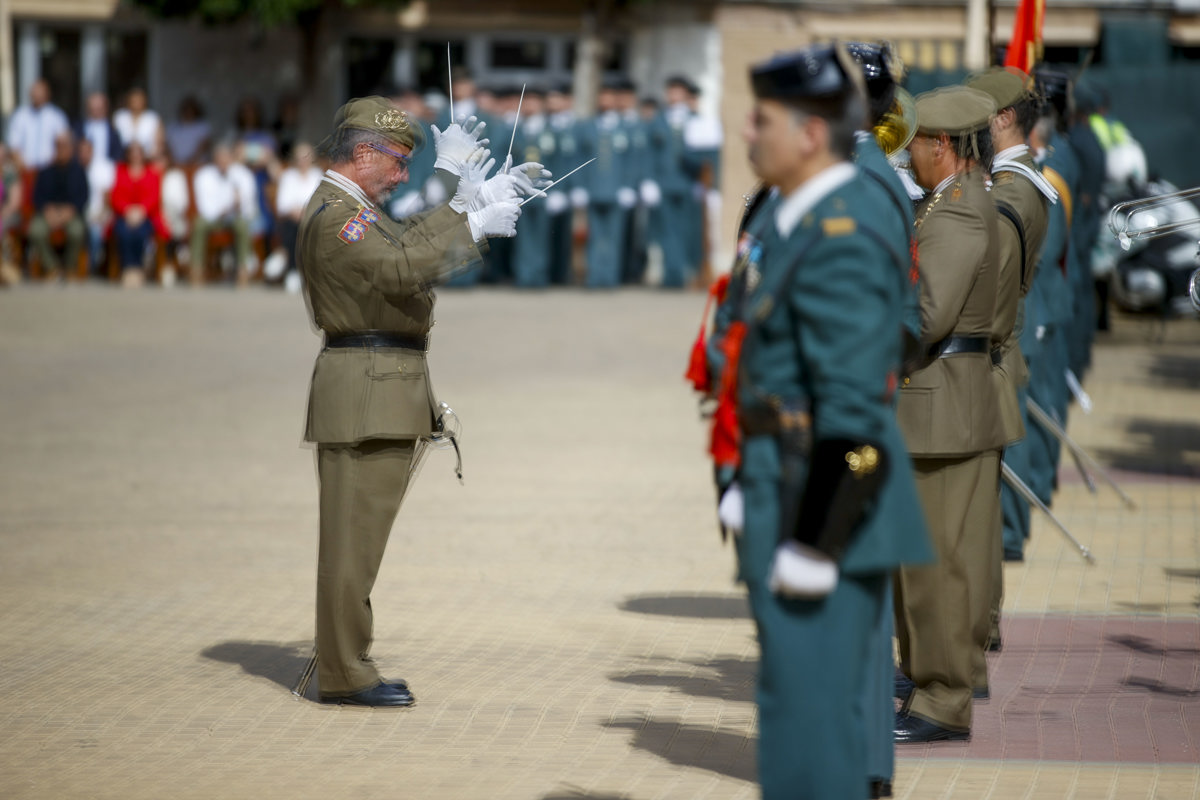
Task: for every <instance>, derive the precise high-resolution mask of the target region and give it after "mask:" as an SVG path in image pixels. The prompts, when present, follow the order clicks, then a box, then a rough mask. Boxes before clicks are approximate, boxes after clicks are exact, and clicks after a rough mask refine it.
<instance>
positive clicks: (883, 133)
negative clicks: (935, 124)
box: [871, 86, 917, 156]
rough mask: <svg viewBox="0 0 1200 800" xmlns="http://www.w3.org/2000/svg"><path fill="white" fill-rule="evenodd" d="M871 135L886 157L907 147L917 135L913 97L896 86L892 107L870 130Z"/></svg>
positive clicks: (915, 108)
mask: <svg viewBox="0 0 1200 800" xmlns="http://www.w3.org/2000/svg"><path fill="white" fill-rule="evenodd" d="M871 133H872V134H873V135H874V136H875V142H876V143H877V144H878V145H879V149H880V150H882V151H883V154H884V155H886V156H891V155H893V154H895V153H898V152H900V151H901V150H903V149H904V148H906V147H908V143H909V142H911V141H912V138H913V136H914V135H916V133H917V104H916V102H915V101H914V100H913V96H912V95H911V94H909V93H908V92H906V91H905V90H904V89H901V88H900V87H899V86H897V87H896V98H895V99H894V100H892V107H891V108H889V109H888V110H887V112H886V113H885V114H884V115H883V119H881V120H880V121H879V124H878V125H876V126H875V127H874V128H872V129H871Z"/></svg>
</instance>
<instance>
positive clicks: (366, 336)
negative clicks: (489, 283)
mask: <svg viewBox="0 0 1200 800" xmlns="http://www.w3.org/2000/svg"><path fill="white" fill-rule="evenodd" d="M418 130H419V129H418V127H417V125H416V124H415V122H414V121H412V120H410V119H409V118H408V116H407V115H406V114H405V113H404V112H402V111H399V110H397V109H395V108H394V107H393V106H392V105H391V104H390V103H389V102H388V101H387V100H385V99H384V98H381V97H368V98H360V99H356V100H351V101H350V102H349V103H347V104H346V105H345V106H343V107H342V108H341V109H340V110H339V111H338V113H337V116H336V117H335V130H334V133H333V135H332V136H331V137H330V138H329V139H328V140H327V141H326V143H325V144H324V145H323V147H324V149H325V151H326V152H327V154H328V157H329V159H330V161H331V162H332V166H331V167H330V169H329V170H328V171H327V172H326V173H325V177H324V178H323V180H322V182H321V184H320V186H319V187H318V189H317V190H316V192H314V194H313V196H312V198H311V199H310V200H309V203H308V206H307V208H306V209H305V211H304V217H303V219H302V221H301V224H300V230H299V234H298V238H297V242H298V246H297V253H298V260H299V262H300V268H301V273H302V275H303V277H304V291H305V298H306V300H307V302H308V308H309V313H310V315H311V317H312V321H313V323H314V324H315V325H316V326H317V327H318V328H320V329H321V330H322V331H323V332H324V334H325V347H324V349H322V350H321V352H320V354H319V355H318V356H317V361H316V365H315V367H314V368H313V376H312V388H311V393H310V396H309V406H308V425H307V430H306V433H305V439H306V440H307V441H310V442H315V443H317V470H318V476H319V481H320V517H321V519H320V527H321V533H320V549H319V554H318V561H317V679H318V681H319V683H320V694H321V699H322V701H324V702H339V703H346V704H354V705H367V706H406V705H411V704H412V703H413V696H412V694H411V693H410V692H409V691H408V687H407V686H406V685H405V684H404V683H403V682H392V683H389V682H385V681H384V680H383V678H382V677H381V676H380V674H379V672H378V670H377V669H376V667H375V664H374V662H373V661H372V660H371V659H370V657H369V656H368V651H369V649H370V645H371V633H372V617H371V600H370V594H371V587H372V586H373V584H374V582H375V576H376V574H377V572H378V570H379V564H380V561H381V559H382V558H383V551H384V547H385V545H386V544H387V540H388V535H389V533H390V531H391V527H392V523H393V521H394V519H395V517H396V513H397V511H398V510H399V507H400V501H401V499H402V498H403V496H404V492H405V489H406V488H407V485H408V480H409V473H410V468H411V466H412V463H413V456H414V452H415V450H416V447H417V443H418V441H419V439H420V438H421V437H425V436H429V435H430V434H431V432H432V430H433V429H434V427H435V425H436V424H437V419H436V412H435V410H434V409H435V404H434V398H433V390H432V388H431V386H430V383H429V376H428V372H427V370H426V362H425V353H426V349H427V346H428V335H429V329H430V327H431V325H432V311H433V303H434V295H433V291H432V289H433V287H434V285H435V284H437V283H439V282H440V281H442V280H444V279H445V278H446V277H447V276H448V275H449V274H451V273H453V272H455V271H460V270H464V269H467V268H469V267H471V266H472V265H473V264H475V263H476V262H477V261H478V260H479V257H480V251H481V249H482V248H483V247H484V244H483V243H484V240H485V238H486V237H487V236H512V235H513V234H514V233H515V230H516V221H517V218H518V216H519V215H520V211H519V206H518V198H519V197H520V195H521V194H526V193H529V192H531V191H532V183H531V181H530V180H529V179H528V177H527V176H526V177H524V179H522V175H516V176H514V175H512V174H509V173H501V174H498V175H497V176H495V177H493V178H491V179H488V180H485V177H486V170H485V169H484V168H483V164H484V159H485V158H486V155H487V150H486V149H485V148H484V147H483V146H482V144H486V141H487V140H483V141H482V143H480V142H479V141H477V140H478V135H479V132H480V131H481V126H480V127H474V128H472V125H471V122H470V121H468V122H467V123H464V124H463V125H458V124H452V125H450V126H448V127H447V129H446V130H445V131H444V132H443V131H439V130H438V129H436V128H435V129H434V138H435V141H436V142H437V167H438V169H440V170H443V171H444V172H447V173H450V174H451V175H452V176H454V177H455V179H456V180H457V187H458V191H457V194H456V195H455V196H454V199H453V200H451V201H450V203H449V204H448V205H442V206H439V207H436V208H434V209H431V210H429V211H426V212H422V213H420V214H417V215H414V216H412V217H409V218H407V219H405V220H404V221H403V222H394V221H392V220H391V219H390V218H389V217H388V216H387V215H386V214H385V213H384V212H383V210H382V209H381V208H380V207H379V205H378V204H379V202H380V201H381V200H382V199H384V198H387V197H388V196H389V195H390V194H391V192H392V191H393V190H394V189H395V187H396V186H397V185H398V184H399V183H402V182H403V181H404V180H405V179H406V177H407V161H408V157H409V154H410V153H411V152H412V150H413V148H414V147H416V146H418V144H419V142H418V140H417V136H418V135H419V134H418V133H417V131H418ZM522 166H523V167H524V166H528V165H522Z"/></svg>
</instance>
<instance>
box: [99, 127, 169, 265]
mask: <svg viewBox="0 0 1200 800" xmlns="http://www.w3.org/2000/svg"><path fill="white" fill-rule="evenodd" d="M110 202H111V204H112V209H113V217H114V221H113V235H114V236H116V240H117V252H118V254H119V255H120V258H121V270H122V280H123V282H124V283H125V284H126V285H137V284H140V283H141V280H142V264H143V262H144V261H145V256H146V249H147V247H148V246H149V244H150V242H151V241H152V240H153V238H154V237H155V236H156V235H157V236H160V237H163V238H166V227H165V225H164V223H163V220H162V213H161V211H162V175H161V174H159V172H158V170H157V169H156V168H155V167H154V165H153V164H151V163H150V162H148V161H147V160H146V154H145V152H144V151H143V150H142V146H141V145H140V144H138V143H137V142H132V143H131V144H130V145H129V146H128V147H126V148H125V160H124V161H123V162H122V163H120V164H118V165H117V177H116V181H115V182H114V183H113V188H112V196H111V198H110Z"/></svg>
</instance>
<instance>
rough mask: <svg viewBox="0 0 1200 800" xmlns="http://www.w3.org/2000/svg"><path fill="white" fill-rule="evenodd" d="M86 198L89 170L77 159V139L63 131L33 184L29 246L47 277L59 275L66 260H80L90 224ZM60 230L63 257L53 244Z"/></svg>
mask: <svg viewBox="0 0 1200 800" xmlns="http://www.w3.org/2000/svg"><path fill="white" fill-rule="evenodd" d="M87 201H88V180H87V173H86V172H84V170H83V166H82V165H80V163H79V162H78V161H77V160H76V159H75V138H74V137H73V136H72V135H71V134H70V133H68V132H65V131H64V132H63V133H60V134H59V135H58V138H56V139H55V140H54V160H53V161H51V162H50V164H49V165H47V166H46V167H44V168H42V169H41V170H40V171H39V172H38V174H37V179H36V181H35V182H34V185H33V219H31V220H30V221H29V246H30V248H31V249H32V250H33V252H34V253H36V254H37V257H38V259H39V260H40V261H41V264H42V269H43V270H45V271H46V274H47V277H53V278H57V277H59V276H60V275H61V273H62V269H63V264H64V263H65V264H68V265H73V264H76V263H78V261H79V253H80V250H81V249H82V248H83V246H84V242H85V241H86V239H87V227H86V226H85V225H84V222H83V213H84V208H85V207H86V206H87ZM59 231H62V232H63V234H64V239H65V245H64V253H63V257H62V258H61V259H60V258H59V255H58V251H57V250H56V249H55V247H54V245H53V244H52V240H53V239H54V238H55V234H56V233H58V232H59Z"/></svg>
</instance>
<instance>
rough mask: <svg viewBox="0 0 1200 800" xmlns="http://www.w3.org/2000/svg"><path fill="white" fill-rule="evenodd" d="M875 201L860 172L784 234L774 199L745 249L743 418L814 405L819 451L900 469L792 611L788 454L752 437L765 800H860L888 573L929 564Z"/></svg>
mask: <svg viewBox="0 0 1200 800" xmlns="http://www.w3.org/2000/svg"><path fill="white" fill-rule="evenodd" d="M878 197H879V195H878V194H877V193H874V192H873V191H869V190H868V188H867V187H866V185H865V183H864V182H863V179H862V178H861V177H860V176H858V175H857V173H855V174H854V177H852V178H851V179H850V180H849V182H847V183H843V184H841V185H840V186H838V187H837V188H835V189H833V190H832V191H830V192H829V193H828V194H826V195H825V197H823V198H822V199H820V200H819V201H818V202H817V204H816V206H815V207H814V208H813V209H812V210H811V211H809V212H808V213H807V214H806V215H805V216H804V217H803V218H802V219H801V221H799V222H798V223H797V224H796V226H795V229H794V230H793V231H791V232H790V235H788V236H786V237H785V236H783V235H781V233H780V231H779V229H778V226H777V222H776V218H777V213H776V212H777V210H778V209H779V208H780V207H781V206H782V205H783V201H782V200H781V199H779V198H771V199H769V200H767V202H766V203H765V204H764V205H763V206H762V207H760V208H759V210H758V212H757V213H756V214H755V215H754V217H753V218H752V219H751V220H750V223H749V225H748V227H747V230H746V232H745V234H744V235H743V239H742V242H741V244H740V246H739V253H740V257H739V260H740V262H741V263H740V265H739V268H738V270H737V273H738V274H740V275H741V276H743V277H742V280H743V281H744V287H743V289H744V294H743V293H742V292H741V291H739V292H736V293H735V292H733V291H732V290H731V297H737V296H742V297H743V298H744V299H743V300H742V301H741V306H742V308H741V310H740V312H739V313H737V314H736V315H735V316H737V317H738V318H741V319H743V320H744V321H745V322H746V324H747V326H748V328H747V334H746V339H745V343H744V346H743V350H742V356H741V362H740V370H739V379H738V395H739V404H740V406H741V408H742V409H743V410H750V409H753V408H755V407H761V406H762V404H764V403H766V404H767V405H771V404H772V403H773V402H774V401H773V400H772V398H776V399H782V400H787V401H789V402H790V401H801V402H807V403H809V404H810V405H811V408H812V414H813V424H812V433H813V437H814V441H821V440H824V439H831V438H833V439H836V438H843V437H844V438H848V439H851V440H854V441H863V440H868V441H874V442H878V443H879V444H880V445H881V447H882V449H883V450H884V451H885V452H886V454H887V456H888V457H890V459H891V466H890V469H889V472H888V477H887V480H886V481H885V483H884V484H883V486H882V488H881V490H880V493H879V494H878V495H877V497H876V498H875V500H874V502H873V504H872V507H871V508H870V509H869V510H868V512H867V515H866V517H865V519H864V520H863V521H862V523H861V525H860V526H859V528H858V530H857V533H856V535H855V536H854V538H853V540H852V541H851V543H850V545H849V547H848V549H847V550H846V552H845V553H844V555H843V557H842V559H841V561H840V562H839V564H840V572H841V578H840V580H839V583H838V586H837V588H836V589H835V590H834V591H833V593H832V594H830V595H828V596H827V597H825V598H822V599H820V600H815V601H802V600H791V599H785V598H781V597H780V596H778V595H775V594H774V593H772V592H771V591H770V589H769V588H768V586H767V579H768V574H769V569H770V564H771V559H772V557H773V554H774V552H775V548H776V545H777V544H778V542H779V537H780V522H779V517H780V506H781V496H780V492H781V478H782V474H781V452H780V445H779V443H778V441H777V439H776V438H775V437H774V436H771V435H746V436H745V437H744V440H743V446H742V463H741V468H740V472H739V480H740V483H741V486H742V489H743V492H744V493H745V509H746V511H745V515H746V516H745V528H744V531H743V533H742V535H741V536H740V537H739V538H738V541H737V549H738V561H739V572H740V577H741V578H742V579H743V580H744V581H745V582H746V584H747V588H748V590H749V594H750V602H751V608H752V610H753V613H754V616H755V620H756V622H757V625H758V633H759V643H760V646H761V664H760V669H759V684H758V693H757V700H758V705H759V711H760V714H759V745H758V753H759V781H760V783H761V784H762V792H763V797H764V798H766V799H767V800H772V799H773V798H788V800H794V799H795V798H831V797H865V796H867V793H868V766H867V747H868V744H867V742H868V739H869V733H868V723H867V721H866V719H865V713H864V708H863V685H864V683H865V682H866V681H867V679H868V671H869V670H870V669H871V667H870V665H871V664H872V660H871V654H870V651H871V645H872V639H873V636H874V634H875V632H876V631H877V630H878V624H879V615H880V614H882V613H883V610H884V607H885V606H884V594H885V592H886V575H887V573H888V572H889V571H890V570H892V569H894V568H895V567H896V566H897V565H898V564H901V563H904V562H915V561H923V560H927V559H928V558H929V555H930V551H929V548H928V544H927V541H926V538H925V529H924V525H923V521H922V516H921V509H920V506H919V503H918V501H917V496H916V492H915V488H914V486H913V482H912V472H911V466H910V464H909V461H908V456H907V453H906V452H905V448H904V442H903V439H902V438H901V436H900V434H899V431H898V429H897V428H896V424H895V419H894V415H893V410H892V392H891V388H890V387H892V386H894V380H895V373H896V370H897V369H898V367H899V363H900V356H901V341H900V325H901V323H900V320H901V315H902V306H903V303H902V294H903V290H904V285H905V281H906V280H907V274H906V273H907V269H906V266H905V262H906V260H907V256H908V252H907V241H906V240H905V239H902V238H901V239H898V240H894V239H895V237H892V238H889V237H888V236H887V235H886V234H882V232H875V233H874V234H872V233H868V229H870V228H871V226H872V225H873V224H874V222H875V221H876V220H877V219H878V218H879V217H880V215H881V214H883V213H885V212H884V210H883V209H882V208H881V207H880V205H879V203H878ZM793 264H798V266H797V267H796V268H795V269H793ZM805 468H806V469H807V466H806V467H805Z"/></svg>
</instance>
